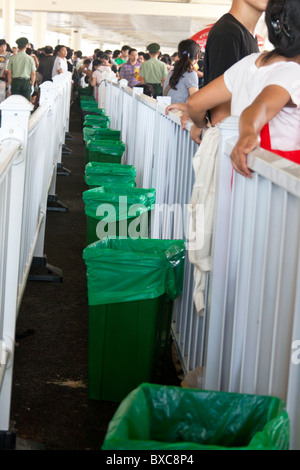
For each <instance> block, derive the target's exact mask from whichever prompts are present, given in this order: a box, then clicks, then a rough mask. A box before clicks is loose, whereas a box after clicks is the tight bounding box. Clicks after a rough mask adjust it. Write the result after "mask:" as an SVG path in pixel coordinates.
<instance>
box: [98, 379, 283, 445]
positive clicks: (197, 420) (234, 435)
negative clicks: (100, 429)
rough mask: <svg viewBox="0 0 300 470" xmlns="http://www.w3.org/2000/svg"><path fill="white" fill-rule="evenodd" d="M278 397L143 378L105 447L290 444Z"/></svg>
mask: <svg viewBox="0 0 300 470" xmlns="http://www.w3.org/2000/svg"><path fill="white" fill-rule="evenodd" d="M288 448H289V418H288V414H287V412H286V409H285V403H284V402H283V401H282V400H281V399H279V398H276V397H271V396H261V395H249V394H248V395H247V394H239V393H227V392H213V391H205V390H198V389H197V390H196V389H186V388H181V387H173V386H159V385H152V384H148V383H144V384H142V385H141V386H139V387H138V388H136V389H135V390H133V391H132V392H131V393H130V394H129V395H128V396H127V397H126V398H125V399H124V400H123V401H122V403H121V404H120V406H119V408H118V409H117V411H116V413H115V415H114V417H113V419H112V420H111V422H110V424H109V426H108V430H107V434H106V437H105V439H104V442H103V445H102V450H151V449H155V450H161V449H168V450H174V451H177V450H288Z"/></svg>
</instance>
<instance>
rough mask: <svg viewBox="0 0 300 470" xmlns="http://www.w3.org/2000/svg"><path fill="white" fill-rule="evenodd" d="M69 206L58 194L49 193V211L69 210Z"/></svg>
mask: <svg viewBox="0 0 300 470" xmlns="http://www.w3.org/2000/svg"><path fill="white" fill-rule="evenodd" d="M68 210H69V209H68V208H67V206H65V205H64V204H63V203H62V202H60V201H59V200H58V199H57V196H56V195H51V196H50V195H49V196H48V201H47V211H49V212H68Z"/></svg>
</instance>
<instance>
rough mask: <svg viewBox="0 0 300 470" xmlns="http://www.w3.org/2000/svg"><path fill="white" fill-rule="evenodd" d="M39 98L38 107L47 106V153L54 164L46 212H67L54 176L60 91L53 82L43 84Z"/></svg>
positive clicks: (58, 143) (59, 146)
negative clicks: (48, 143)
mask: <svg viewBox="0 0 300 470" xmlns="http://www.w3.org/2000/svg"><path fill="white" fill-rule="evenodd" d="M40 90H41V96H40V105H43V104H47V105H48V106H49V117H48V119H49V126H48V129H51V148H50V149H49V152H50V153H51V158H52V159H53V163H54V166H55V168H54V171H53V174H52V180H51V184H50V187H49V192H48V205H47V210H48V211H54V212H67V211H68V208H67V207H66V206H65V205H64V204H63V203H62V202H61V201H59V200H58V198H57V195H56V176H57V165H58V162H61V154H62V142H61V139H60V138H59V136H58V133H59V129H58V128H57V127H56V126H57V120H58V119H59V118H60V117H59V114H60V107H59V102H58V97H59V95H60V93H61V90H59V89H58V88H57V86H55V85H54V83H53V82H44V83H42V85H41V86H40Z"/></svg>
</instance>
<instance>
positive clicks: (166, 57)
mask: <svg viewBox="0 0 300 470" xmlns="http://www.w3.org/2000/svg"><path fill="white" fill-rule="evenodd" d="M160 60H161V62H164V63H165V64H167V65H172V59H171V57H170V55H169V54H164V55H163V56H162V57H161V59H160Z"/></svg>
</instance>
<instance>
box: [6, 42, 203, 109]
mask: <svg viewBox="0 0 300 470" xmlns="http://www.w3.org/2000/svg"><path fill="white" fill-rule="evenodd" d="M192 42H193V43H194V41H192ZM16 43H17V47H15V48H11V47H10V45H9V44H8V43H7V42H6V41H5V39H1V40H0V81H1V82H0V86H1V89H0V102H1V101H3V100H4V99H5V98H7V97H8V96H9V95H10V94H16V93H17V94H21V95H23V96H25V97H26V98H27V99H28V100H30V101H32V102H33V103H36V102H38V96H39V86H40V85H41V84H42V83H43V82H45V81H49V80H50V81H51V80H52V79H53V77H54V76H55V75H57V74H60V73H63V72H67V71H69V72H71V73H72V79H73V85H74V89H76V88H77V87H87V86H91V87H92V88H93V89H94V94H95V97H97V93H98V90H97V89H98V87H99V84H100V82H101V80H102V79H103V77H107V76H108V77H109V78H112V77H116V78H117V79H119V80H126V81H127V85H128V86H129V87H131V88H133V87H136V86H137V87H141V86H142V87H143V88H144V93H145V94H147V95H149V96H151V97H153V98H156V97H157V96H161V95H163V94H165V92H164V86H165V81H166V79H167V77H168V75H169V74H170V73H172V71H173V69H174V66H175V64H176V62H177V61H179V62H180V60H179V59H180V56H179V54H178V51H175V52H174V54H172V56H171V55H169V54H163V53H162V52H161V51H160V46H159V44H156V43H152V44H149V46H148V47H147V48H146V51H139V50H138V49H136V48H134V47H130V46H128V45H124V46H123V47H122V48H121V49H120V50H119V49H116V50H114V51H112V50H105V51H102V50H101V49H99V48H97V49H95V50H94V51H93V54H92V55H91V56H84V55H83V54H82V51H80V50H78V51H75V50H72V49H71V48H69V47H66V46H64V45H61V44H59V45H57V46H56V47H54V48H53V47H52V46H45V47H42V48H39V49H35V48H34V47H33V45H32V44H31V43H29V42H28V39H27V38H25V37H22V38H19V39H17V41H16ZM194 44H196V43H194ZM200 56H201V53H200V49H199V47H198V46H197V54H196V56H195V57H194V59H193V66H192V69H193V72H194V73H193V77H194V78H195V77H197V78H196V81H198V80H199V83H198V82H197V84H196V87H198V85H200V82H201V79H202V77H203V72H201V67H202V63H203V61H202V62H201V60H200V59H201V57H200ZM196 59H199V65H198V60H196ZM103 74H105V75H103ZM107 74H109V75H107ZM187 85H188V86H189V84H187ZM171 93H173V92H171ZM173 94H174V93H173Z"/></svg>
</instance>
